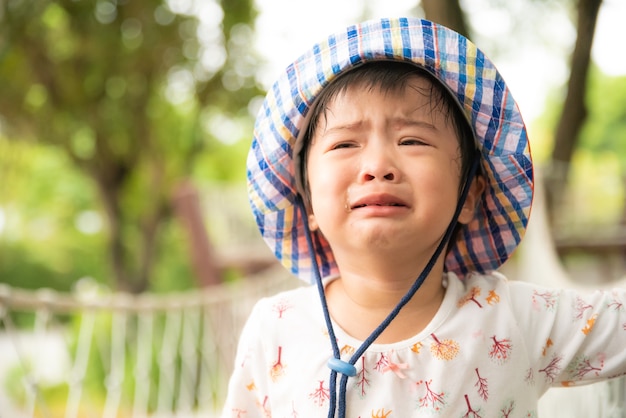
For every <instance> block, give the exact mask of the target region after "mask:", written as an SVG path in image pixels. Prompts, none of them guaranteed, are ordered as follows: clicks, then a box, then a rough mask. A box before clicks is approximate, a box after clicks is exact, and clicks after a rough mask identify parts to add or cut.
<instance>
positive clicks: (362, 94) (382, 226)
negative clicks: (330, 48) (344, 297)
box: [306, 77, 472, 263]
mask: <svg viewBox="0 0 626 418" xmlns="http://www.w3.org/2000/svg"><path fill="white" fill-rule="evenodd" d="M429 85H430V81H429V80H427V79H424V78H421V77H413V78H412V79H411V80H410V81H409V83H408V86H407V88H406V89H404V91H398V92H388V93H382V92H381V91H380V90H379V89H377V88H373V89H366V88H355V87H349V88H348V89H347V90H346V91H345V92H344V93H340V94H339V95H338V96H337V97H335V98H334V99H333V100H331V101H330V103H329V105H328V107H327V109H326V112H325V116H324V115H322V116H321V117H320V120H319V121H318V122H317V123H318V127H317V129H316V133H315V135H314V136H313V138H311V143H310V145H309V146H310V148H309V152H308V161H307V173H306V174H307V176H308V181H309V190H310V196H311V212H312V213H311V215H310V225H311V228H312V229H315V228H319V229H320V230H321V232H322V233H323V234H324V236H325V237H326V238H327V239H328V241H329V243H330V245H331V247H332V249H333V253H334V254H335V257H336V258H337V260H338V262H340V263H341V260H342V259H343V258H344V257H347V256H349V254H362V251H363V250H372V249H379V250H385V251H386V250H392V251H394V254H396V252H401V251H404V252H409V253H410V256H411V257H413V258H414V257H425V259H428V258H429V257H430V256H431V255H432V253H433V251H434V248H435V247H436V246H437V244H438V243H439V241H440V240H441V238H442V236H443V234H444V232H445V230H446V228H447V226H448V224H449V223H450V221H451V219H452V216H453V214H454V210H455V208H456V204H457V199H458V193H459V192H458V191H459V182H460V173H461V167H460V166H461V156H460V154H459V152H460V151H459V140H458V138H457V134H456V130H455V128H454V126H453V125H452V123H451V122H450V118H449V117H447V115H446V114H444V113H443V110H442V106H433V105H431V103H430V99H429V97H427V96H426V95H425V92H429V91H430V89H429V88H428V87H429ZM471 217H472V211H470V210H464V211H463V212H462V214H461V217H460V218H459V221H460V222H463V223H466V222H468V221H469V220H470V219H471ZM381 254H383V253H381ZM407 254H408V253H407ZM398 255H399V254H398Z"/></svg>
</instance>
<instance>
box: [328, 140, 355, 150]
mask: <svg viewBox="0 0 626 418" xmlns="http://www.w3.org/2000/svg"><path fill="white" fill-rule="evenodd" d="M355 146H356V145H355V144H354V143H352V142H339V143H337V144H335V145H333V147H332V149H343V148H354V147H355Z"/></svg>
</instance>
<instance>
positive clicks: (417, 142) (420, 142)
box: [400, 138, 428, 145]
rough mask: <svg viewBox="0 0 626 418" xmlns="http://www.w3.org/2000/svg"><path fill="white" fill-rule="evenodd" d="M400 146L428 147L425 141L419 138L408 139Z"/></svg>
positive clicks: (401, 142)
mask: <svg viewBox="0 0 626 418" xmlns="http://www.w3.org/2000/svg"><path fill="white" fill-rule="evenodd" d="M400 145H428V144H427V143H426V142H425V141H423V140H421V139H418V138H407V139H403V140H402V141H400Z"/></svg>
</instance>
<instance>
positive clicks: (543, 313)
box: [223, 273, 626, 418]
mask: <svg viewBox="0 0 626 418" xmlns="http://www.w3.org/2000/svg"><path fill="white" fill-rule="evenodd" d="M447 282H448V285H447V290H446V294H445V297H444V300H443V302H442V304H441V307H440V308H439V311H438V312H437V314H436V315H435V317H434V318H433V319H432V321H431V322H430V324H429V325H428V326H427V327H426V328H425V329H424V330H423V331H422V332H420V333H419V334H418V335H415V336H414V337H412V338H410V339H408V340H405V341H399V342H396V343H392V344H374V345H372V346H371V347H370V348H369V349H368V350H367V351H366V353H365V354H364V355H363V356H362V357H361V358H360V359H358V360H357V362H356V364H355V366H356V369H357V375H356V376H355V377H351V378H350V379H349V380H348V386H347V402H346V405H347V414H346V416H347V417H350V418H352V417H354V418H356V417H361V418H370V417H374V418H382V417H386V418H394V417H396V418H406V417H455V418H457V417H471V418H478V417H483V418H493V417H508V418H513V417H536V416H537V401H538V399H539V398H540V397H541V395H542V394H543V393H544V392H545V391H546V390H547V389H548V388H549V387H550V386H560V385H564V386H569V385H577V384H583V383H591V382H594V381H598V380H603V379H608V378H611V377H617V376H622V375H625V374H626V289H616V290H613V291H611V292H600V291H598V292H595V293H593V294H588V295H587V294H584V295H583V294H578V293H576V292H573V291H567V290H554V289H548V288H541V287H537V286H534V285H530V284H528V283H524V282H513V281H508V280H507V279H506V278H504V277H503V276H502V275H500V274H497V273H496V274H492V275H473V276H470V277H468V278H466V279H465V280H464V281H461V280H459V279H458V278H457V277H456V276H455V275H454V274H448V275H447ZM333 326H334V330H335V334H336V337H337V341H338V345H339V348H340V349H341V352H342V359H343V360H346V361H347V360H348V359H349V358H350V357H351V355H352V353H354V351H355V349H356V348H358V347H359V346H360V345H361V341H358V340H356V339H354V338H352V337H351V336H350V335H348V334H347V333H346V332H344V331H343V330H342V329H341V328H340V327H338V326H337V324H333ZM331 356H332V349H331V344H330V342H329V337H328V332H327V330H326V325H325V322H324V316H323V313H322V309H321V304H320V301H319V295H318V291H317V289H316V288H315V287H305V288H299V289H296V290H291V291H287V292H283V293H280V294H278V295H276V296H273V297H270V298H266V299H263V300H261V301H259V302H258V303H257V304H256V306H255V307H254V309H253V311H252V313H251V315H250V317H249V319H248V322H247V323H246V326H245V327H244V330H243V332H242V334H241V338H240V342H239V348H238V352H237V359H236V364H235V369H234V372H233V375H232V377H231V381H230V384H229V392H228V396H227V399H226V404H225V407H224V411H223V417H224V418H227V417H245V418H253V417H274V418H287V417H298V418H305V417H306V418H308V417H315V418H319V417H326V416H327V415H328V407H329V376H330V370H329V368H328V367H327V365H326V363H327V361H328V359H329V358H330V357H331ZM337 387H339V379H338V380H337Z"/></svg>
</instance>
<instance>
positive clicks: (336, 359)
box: [297, 150, 480, 418]
mask: <svg viewBox="0 0 626 418" xmlns="http://www.w3.org/2000/svg"><path fill="white" fill-rule="evenodd" d="M479 162H480V152H479V151H478V150H476V152H475V156H474V160H473V162H472V167H471V168H470V171H469V173H468V175H467V178H466V180H465V184H464V185H463V191H462V193H461V196H460V198H459V201H458V203H457V206H456V210H455V211H454V216H453V217H452V220H451V221H450V224H449V225H448V228H447V229H446V233H445V235H444V236H443V238H442V239H441V241H440V242H439V245H438V246H437V249H436V250H435V252H434V254H433V255H432V257H431V258H430V260H429V261H428V264H426V267H424V270H423V271H422V273H421V274H420V275H419V276H418V277H417V279H416V280H415V282H414V283H413V285H412V286H411V288H410V289H409V291H408V292H407V293H406V294H405V295H404V296H403V297H402V299H400V302H398V304H397V305H396V307H395V308H394V309H393V310H392V311H391V313H389V315H388V316H387V318H385V319H384V320H383V322H381V323H380V325H378V327H376V329H375V330H374V331H372V333H371V334H370V336H369V337H367V339H366V340H365V341H363V343H362V344H361V346H360V347H359V348H358V349H357V350H356V351H355V352H354V354H353V355H352V357H351V358H350V360H349V361H344V360H342V359H341V353H340V351H339V346H338V344H337V339H336V337H335V331H334V328H333V324H332V321H331V318H330V312H329V311H328V303H327V301H326V295H325V293H324V285H323V283H322V277H321V274H320V270H319V266H318V263H317V257H316V255H315V249H314V247H313V240H312V238H311V231H310V229H309V225H308V223H307V222H306V218H307V215H306V209H305V206H304V202H303V200H302V197H301V196H300V195H298V198H297V205H298V207H299V208H300V211H301V212H302V217H303V223H304V230H305V235H306V241H307V245H308V248H309V252H310V255H311V260H312V265H313V273H314V274H315V282H316V284H317V289H318V292H319V295H320V301H321V302H322V310H323V312H324V319H325V321H326V328H327V329H328V336H329V338H330V343H331V346H332V349H333V357H331V358H330V359H329V360H328V367H329V368H330V384H329V390H330V399H329V403H330V405H329V409H328V418H334V417H335V409H337V410H338V411H337V412H338V414H339V418H345V416H346V387H347V385H348V378H349V377H353V376H356V374H357V371H356V367H355V366H354V365H355V364H356V362H357V360H358V359H359V358H360V357H361V356H362V355H363V354H364V353H365V351H366V350H367V349H368V348H369V347H370V346H371V345H372V344H373V343H374V341H376V339H377V338H378V337H379V336H380V334H382V333H383V331H385V329H386V328H387V327H388V326H389V324H390V323H391V321H393V320H394V319H395V317H396V316H398V314H399V313H400V310H401V309H402V308H403V307H404V306H405V305H406V304H407V303H408V302H409V301H410V300H411V298H413V296H414V295H415V293H417V291H418V290H419V288H420V287H421V286H422V284H423V283H424V281H425V280H426V277H428V275H429V274H430V271H431V270H432V268H433V266H434V265H435V262H436V261H437V259H438V258H439V256H440V255H441V253H442V252H443V250H444V248H446V246H447V244H448V241H450V238H451V237H452V233H453V232H454V228H455V227H456V224H457V221H458V218H459V215H460V213H461V210H462V209H463V205H464V204H465V200H466V199H467V194H468V193H469V189H470V186H471V184H472V181H473V180H474V177H476V172H477V170H478V165H479ZM339 373H341V380H340V383H339V402H338V407H337V393H336V391H337V374H339ZM336 407H337V408H336Z"/></svg>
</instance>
